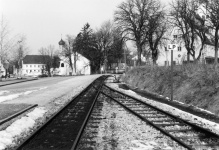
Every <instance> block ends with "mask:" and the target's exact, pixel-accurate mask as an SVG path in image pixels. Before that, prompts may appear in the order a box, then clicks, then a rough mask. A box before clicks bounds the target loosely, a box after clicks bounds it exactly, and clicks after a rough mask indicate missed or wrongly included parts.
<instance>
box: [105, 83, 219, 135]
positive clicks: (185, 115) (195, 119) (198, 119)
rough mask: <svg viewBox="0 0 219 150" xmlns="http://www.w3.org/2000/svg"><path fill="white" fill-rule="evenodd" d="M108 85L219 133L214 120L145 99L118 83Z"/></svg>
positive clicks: (218, 127)
mask: <svg viewBox="0 0 219 150" xmlns="http://www.w3.org/2000/svg"><path fill="white" fill-rule="evenodd" d="M107 85H108V86H109V87H111V88H113V89H116V90H118V91H120V92H123V93H125V94H127V95H130V96H133V97H136V98H138V99H141V100H142V101H145V102H147V103H149V104H151V105H152V106H154V107H158V108H160V109H162V110H164V111H168V112H169V113H171V114H173V113H174V114H173V115H175V116H178V117H181V118H182V119H184V120H187V121H190V122H193V123H196V124H198V125H200V126H202V127H204V128H207V129H209V130H211V131H213V132H214V133H216V134H218V135H219V124H217V123H215V122H212V121H209V120H206V119H203V118H201V117H198V116H195V115H192V114H190V113H187V112H185V111H182V110H179V109H177V108H175V107H172V106H170V105H167V104H163V103H159V102H156V101H153V100H150V99H147V98H145V97H142V96H140V95H138V94H137V93H135V92H133V91H131V90H124V89H121V88H119V87H118V84H112V83H110V84H107Z"/></svg>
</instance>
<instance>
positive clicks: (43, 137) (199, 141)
mask: <svg viewBox="0 0 219 150" xmlns="http://www.w3.org/2000/svg"><path fill="white" fill-rule="evenodd" d="M105 78H106V77H104V76H103V77H101V78H100V79H98V80H96V81H95V82H93V83H92V84H91V85H90V86H88V87H87V88H86V89H85V90H84V91H83V92H82V93H81V94H80V95H78V96H77V97H76V98H74V99H73V100H72V101H71V102H70V103H69V104H67V105H66V106H65V107H64V108H63V109H62V110H60V111H59V112H57V113H56V114H54V116H53V117H52V118H51V119H49V120H48V121H47V122H46V123H45V124H44V125H43V126H42V127H41V128H40V129H38V130H37V131H35V132H34V133H33V134H32V135H31V136H30V137H29V138H28V139H27V140H26V141H24V142H23V143H21V144H20V145H19V146H18V147H17V149H19V150H21V149H22V150H25V149H31V150H32V149H33V150H34V149H37V150H38V149H39V150H40V149H71V150H76V149H77V150H81V149H89V148H94V149H95V144H96V142H95V137H96V136H97V133H98V127H99V124H100V122H101V120H102V119H105V118H103V117H102V116H101V111H102V106H103V102H104V101H103V99H104V98H103V97H107V98H108V99H110V100H113V101H115V102H116V103H118V104H119V105H121V106H122V107H123V108H125V109H126V110H128V111H129V112H131V113H132V114H134V115H135V116H137V117H138V118H140V119H141V120H142V121H144V122H146V123H147V124H150V125H151V126H153V127H154V128H156V129H157V130H159V131H161V132H162V133H163V134H165V135H166V136H168V137H170V138H171V139H172V140H174V141H176V142H177V143H179V145H181V146H183V147H185V148H187V149H189V150H193V149H219V136H218V135H216V134H214V133H212V132H210V131H208V130H206V129H204V128H201V127H198V126H196V125H195V124H192V123H189V122H186V121H184V120H181V119H179V118H177V117H175V116H173V115H171V114H169V113H167V112H164V111H162V110H160V109H157V108H155V107H153V106H151V105H149V104H146V103H145V102H143V101H141V100H138V99H136V98H134V97H131V96H128V95H125V94H123V93H121V92H119V91H116V90H114V89H112V88H110V87H108V86H106V85H103V81H104V80H105ZM108 81H109V82H112V81H110V80H108Z"/></svg>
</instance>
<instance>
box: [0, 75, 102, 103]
mask: <svg viewBox="0 0 219 150" xmlns="http://www.w3.org/2000/svg"><path fill="white" fill-rule="evenodd" d="M99 76H100V75H90V76H72V77H51V78H40V79H38V80H32V81H27V82H22V83H17V84H12V85H7V86H3V87H0V103H1V104H21V103H23V104H38V105H39V106H44V105H47V104H48V103H49V102H51V101H53V100H54V99H57V98H60V97H62V96H64V95H66V94H67V93H71V94H73V95H74V94H76V93H78V92H79V91H81V90H82V89H83V88H85V87H86V86H88V84H90V83H91V82H92V81H93V80H94V79H96V78H97V77H99Z"/></svg>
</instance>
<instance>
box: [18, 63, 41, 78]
mask: <svg viewBox="0 0 219 150" xmlns="http://www.w3.org/2000/svg"><path fill="white" fill-rule="evenodd" d="M43 66H45V65H44V64H22V75H41V74H42V69H43ZM44 69H45V67H44Z"/></svg>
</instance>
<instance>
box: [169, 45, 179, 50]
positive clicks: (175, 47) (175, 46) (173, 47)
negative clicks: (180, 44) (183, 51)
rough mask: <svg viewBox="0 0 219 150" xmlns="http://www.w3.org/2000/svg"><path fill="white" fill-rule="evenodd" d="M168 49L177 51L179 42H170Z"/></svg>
mask: <svg viewBox="0 0 219 150" xmlns="http://www.w3.org/2000/svg"><path fill="white" fill-rule="evenodd" d="M167 49H168V50H173V51H177V44H168V45H167Z"/></svg>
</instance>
